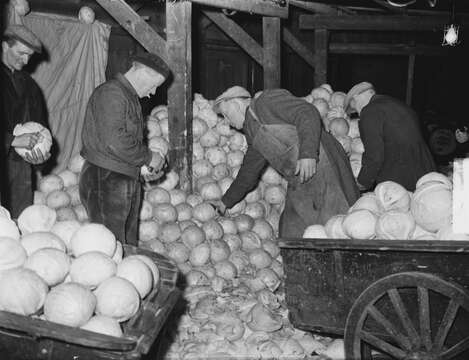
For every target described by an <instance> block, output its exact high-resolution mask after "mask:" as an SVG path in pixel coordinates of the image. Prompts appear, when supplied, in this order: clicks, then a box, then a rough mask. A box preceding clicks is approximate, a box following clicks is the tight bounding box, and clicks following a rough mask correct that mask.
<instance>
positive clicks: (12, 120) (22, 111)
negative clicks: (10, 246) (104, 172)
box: [0, 25, 50, 218]
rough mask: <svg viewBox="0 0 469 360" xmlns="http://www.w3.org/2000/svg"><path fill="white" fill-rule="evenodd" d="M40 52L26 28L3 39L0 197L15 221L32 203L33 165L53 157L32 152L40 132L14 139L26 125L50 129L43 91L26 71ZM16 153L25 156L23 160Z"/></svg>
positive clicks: (14, 29) (15, 28)
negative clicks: (25, 68)
mask: <svg viewBox="0 0 469 360" xmlns="http://www.w3.org/2000/svg"><path fill="white" fill-rule="evenodd" d="M41 48H42V46H41V42H40V41H39V39H38V38H37V37H36V35H34V34H33V32H32V31H30V30H29V29H28V28H26V27H25V26H23V25H11V26H10V27H8V28H7V29H6V31H5V33H4V34H3V37H2V64H1V65H0V82H1V84H2V88H1V91H0V107H1V109H0V116H1V119H0V125H1V128H0V131H1V136H2V146H3V148H2V158H1V161H0V165H1V169H0V174H1V176H0V179H1V180H0V181H1V186H0V193H1V201H2V205H3V206H5V207H6V208H7V209H8V210H9V211H10V213H11V216H12V217H13V218H17V217H18V216H19V214H20V213H21V212H22V211H23V210H24V209H25V208H26V207H27V206H29V205H32V203H33V171H32V167H31V165H37V164H42V163H44V162H45V161H46V160H48V159H49V157H50V153H49V152H45V151H44V152H41V150H40V149H37V148H35V149H33V148H34V147H35V145H36V144H38V142H40V141H41V140H42V134H41V133H40V132H32V133H24V134H22V135H18V136H15V135H14V131H15V128H16V127H17V126H18V125H23V124H25V123H30V122H34V123H39V124H41V125H42V126H40V125H38V127H41V128H43V127H47V109H46V105H45V101H44V98H43V95H42V92H41V89H40V88H39V86H38V85H37V84H36V82H35V81H34V80H33V78H32V77H31V76H30V75H29V74H28V73H27V72H26V71H24V70H23V67H24V66H26V65H27V64H28V62H29V59H30V58H31V56H32V55H33V54H34V53H40V52H41ZM36 125H37V124H36ZM15 133H16V132H15ZM21 150H23V151H21ZM25 150H31V151H25ZM17 152H18V153H21V154H23V153H24V155H23V156H20V155H18V153H17Z"/></svg>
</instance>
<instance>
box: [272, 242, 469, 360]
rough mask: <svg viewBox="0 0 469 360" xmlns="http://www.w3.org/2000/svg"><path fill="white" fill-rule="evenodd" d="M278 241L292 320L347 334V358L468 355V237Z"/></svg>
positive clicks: (417, 359)
mask: <svg viewBox="0 0 469 360" xmlns="http://www.w3.org/2000/svg"><path fill="white" fill-rule="evenodd" d="M280 248H281V255H282V258H283V263H284V268H285V274H286V281H285V292H286V302H287V305H288V309H289V317H290V320H291V322H292V323H293V325H294V326H295V327H297V328H299V329H302V330H306V331H313V332H320V333H327V334H336V335H341V336H344V343H345V355H346V359H347V360H359V359H371V358H376V357H377V358H386V359H403V360H440V359H441V360H442V359H458V360H459V359H460V360H467V359H469V351H468V349H469V292H468V289H469V254H468V252H469V241H415V240H414V241H408V240H405V241H404V240H399V241H397V240H351V239H344V240H336V239H280ZM372 354H373V357H372ZM377 354H379V355H377Z"/></svg>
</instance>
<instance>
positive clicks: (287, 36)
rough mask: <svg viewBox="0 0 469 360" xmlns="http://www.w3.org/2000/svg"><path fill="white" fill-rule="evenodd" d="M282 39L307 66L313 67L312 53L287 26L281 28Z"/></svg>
mask: <svg viewBox="0 0 469 360" xmlns="http://www.w3.org/2000/svg"><path fill="white" fill-rule="evenodd" d="M283 41H285V43H286V44H287V45H288V46H290V47H291V48H292V49H293V51H295V52H296V53H297V54H298V55H299V56H300V57H301V58H302V59H303V60H304V61H306V63H308V65H309V66H311V67H312V68H314V54H313V52H312V51H311V50H310V49H309V48H308V47H307V46H305V45H303V43H302V42H301V41H300V40H298V39H297V37H296V36H295V35H294V34H293V33H292V32H291V31H290V30H288V29H287V28H285V27H284V28H283Z"/></svg>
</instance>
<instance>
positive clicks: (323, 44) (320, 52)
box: [314, 29, 329, 86]
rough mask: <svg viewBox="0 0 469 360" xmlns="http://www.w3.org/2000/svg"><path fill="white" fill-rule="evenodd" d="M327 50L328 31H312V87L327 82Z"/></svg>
mask: <svg viewBox="0 0 469 360" xmlns="http://www.w3.org/2000/svg"><path fill="white" fill-rule="evenodd" d="M328 49H329V30H326V29H317V30H315V31H314V58H315V61H314V63H315V67H314V86H319V85H321V84H324V83H326V82H327V59H328Z"/></svg>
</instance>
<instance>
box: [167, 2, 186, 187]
mask: <svg viewBox="0 0 469 360" xmlns="http://www.w3.org/2000/svg"><path fill="white" fill-rule="evenodd" d="M191 13H192V3H191V2H189V1H167V2H166V39H167V40H166V44H167V52H168V60H169V63H170V64H172V67H173V81H172V83H171V85H170V87H169V89H168V119H169V122H168V124H169V142H170V149H171V150H170V154H169V159H170V165H171V168H173V169H174V170H175V171H177V172H178V174H179V177H180V183H189V184H192V181H189V180H191V176H192V175H191V173H192V170H191V164H192V155H191V153H192V46H191V44H192V32H191V31H192V30H191V29H192V27H191V23H192V22H191Z"/></svg>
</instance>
